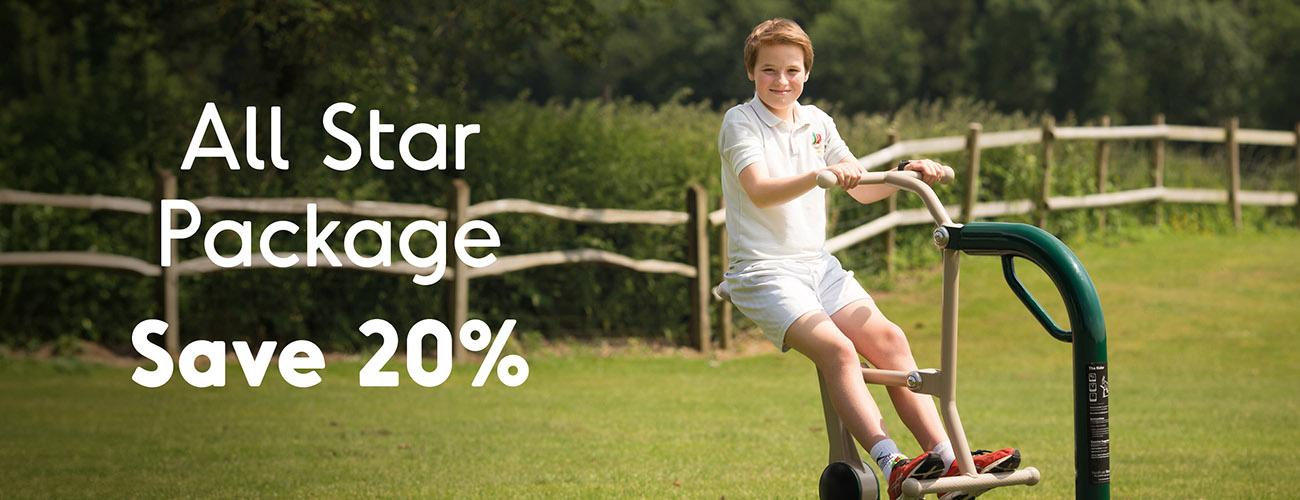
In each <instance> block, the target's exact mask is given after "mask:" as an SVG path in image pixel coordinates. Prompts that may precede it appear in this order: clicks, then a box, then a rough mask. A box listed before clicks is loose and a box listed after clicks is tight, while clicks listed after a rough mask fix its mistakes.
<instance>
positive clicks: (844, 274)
mask: <svg viewBox="0 0 1300 500" xmlns="http://www.w3.org/2000/svg"><path fill="white" fill-rule="evenodd" d="M723 277H724V278H725V281H724V282H723V286H724V287H726V289H727V290H728V292H729V293H730V294H731V303H733V304H735V305H736V308H738V309H740V312H742V313H744V314H745V316H747V317H748V318H749V319H751V320H753V321H754V323H757V324H758V326H759V328H761V329H762V330H763V335H765V336H766V337H767V338H768V340H771V341H772V343H773V344H776V346H777V347H779V348H781V350H782V351H788V350H790V347H789V346H787V345H785V332H786V330H788V329H789V328H790V324H792V323H794V321H795V320H797V319H799V317H801V316H803V315H805V314H808V313H810V312H814V311H822V312H825V313H826V314H827V315H832V314H835V313H836V312H837V311H839V310H840V309H843V308H844V306H847V305H849V304H851V303H853V302H856V301H859V300H872V299H871V295H869V294H867V291H866V290H864V289H863V288H862V285H861V284H859V283H858V280H856V279H854V278H853V272H851V271H845V270H844V267H843V266H841V265H840V261H839V259H836V258H835V256H834V255H831V254H830V253H824V254H822V256H821V258H819V259H814V260H803V261H797V260H756V261H748V262H741V263H738V264H735V265H733V266H732V268H731V270H729V271H727V272H726V273H725V274H723Z"/></svg>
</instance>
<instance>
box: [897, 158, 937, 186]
mask: <svg viewBox="0 0 1300 500" xmlns="http://www.w3.org/2000/svg"><path fill="white" fill-rule="evenodd" d="M943 168H944V167H943V164H942V163H939V162H937V161H934V160H912V161H910V162H907V165H906V166H905V167H903V170H911V171H913V172H916V173H919V174H921V180H923V181H925V183H926V184H929V185H931V186H933V185H934V183H936V182H939V181H941V180H943V173H944V172H943Z"/></svg>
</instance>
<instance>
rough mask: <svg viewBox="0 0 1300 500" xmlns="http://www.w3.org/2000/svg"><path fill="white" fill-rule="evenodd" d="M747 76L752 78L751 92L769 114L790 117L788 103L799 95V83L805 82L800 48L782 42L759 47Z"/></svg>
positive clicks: (790, 104)
mask: <svg viewBox="0 0 1300 500" xmlns="http://www.w3.org/2000/svg"><path fill="white" fill-rule="evenodd" d="M749 79H750V80H753V81H754V93H756V94H758V98H759V100H761V101H763V104H764V105H766V106H767V107H768V109H770V110H771V111H772V112H773V114H775V115H777V116H778V117H781V118H783V119H788V118H790V116H789V112H790V110H791V106H792V105H793V104H794V102H795V101H797V100H798V99H799V96H800V95H801V94H803V84H804V82H806V81H808V71H807V70H805V69H804V66H803V50H801V49H800V48H799V46H797V45H790V44H784V43H780V44H773V45H765V46H762V47H759V48H758V57H757V58H756V60H755V62H754V69H752V70H750V72H749Z"/></svg>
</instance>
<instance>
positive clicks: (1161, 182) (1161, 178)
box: [1151, 113, 1165, 226]
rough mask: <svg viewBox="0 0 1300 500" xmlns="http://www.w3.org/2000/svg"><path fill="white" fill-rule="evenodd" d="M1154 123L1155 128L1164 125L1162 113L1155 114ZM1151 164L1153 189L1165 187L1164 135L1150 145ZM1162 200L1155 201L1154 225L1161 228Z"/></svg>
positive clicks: (1162, 220)
mask: <svg viewBox="0 0 1300 500" xmlns="http://www.w3.org/2000/svg"><path fill="white" fill-rule="evenodd" d="M1155 122H1156V125H1157V126H1163V125H1164V124H1165V114H1164V113H1160V114H1157V115H1156V120H1155ZM1151 163H1152V165H1151V168H1152V170H1153V171H1152V177H1153V182H1154V183H1155V187H1158V188H1163V187H1165V136H1164V135H1162V136H1159V137H1156V138H1155V142H1154V143H1152V145H1151ZM1162 199H1163V198H1162ZM1162 199H1158V200H1156V225H1161V226H1162V225H1164V223H1165V204H1164V202H1163V201H1161V200H1162Z"/></svg>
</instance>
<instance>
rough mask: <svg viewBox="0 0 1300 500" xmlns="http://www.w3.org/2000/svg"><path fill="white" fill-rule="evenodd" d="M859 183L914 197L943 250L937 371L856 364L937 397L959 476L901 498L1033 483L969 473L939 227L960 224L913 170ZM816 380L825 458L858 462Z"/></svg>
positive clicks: (907, 490)
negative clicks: (931, 219) (826, 446)
mask: <svg viewBox="0 0 1300 500" xmlns="http://www.w3.org/2000/svg"><path fill="white" fill-rule="evenodd" d="M953 177H954V173H953V171H952V169H950V168H949V169H947V170H946V172H945V175H944V179H943V182H949V181H951V180H952V179H953ZM835 184H836V182H835V177H834V175H833V174H831V173H830V172H822V174H821V175H819V176H818V178H817V185H818V186H821V187H822V188H830V187H834V186H835ZM859 184H888V185H891V186H895V187H898V188H900V189H905V190H907V191H911V192H913V193H916V194H917V195H919V196H920V197H921V200H922V201H924V202H925V207H926V209H927V210H928V211H929V212H930V215H931V216H932V217H934V221H935V225H936V226H937V227H936V229H935V243H936V244H937V245H939V247H940V248H941V249H942V250H943V331H942V340H941V348H940V349H941V352H940V369H939V370H933V369H929V370H917V371H913V372H902V371H894V370H877V369H873V368H867V367H865V366H864V367H863V368H862V378H863V380H864V381H866V382H867V383H871V384H879V385H887V386H899V387H907V388H909V389H911V390H912V391H913V392H916V393H919V394H928V395H931V396H937V397H938V398H939V411H940V414H941V415H942V416H943V425H944V432H945V433H946V434H947V435H948V439H949V440H950V441H951V443H952V447H953V452H954V453H955V454H956V456H957V469H958V470H959V471H961V475H959V476H953V477H944V478H939V479H930V480H924V481H918V480H916V479H909V480H907V481H906V482H905V483H903V498H908V499H917V498H921V497H922V496H924V495H926V494H930V493H944V492H949V491H965V492H967V493H973V494H979V493H982V492H984V491H987V490H990V489H993V488H996V487H1000V486H1011V485H1018V484H1023V485H1034V484H1037V483H1038V481H1039V479H1040V477H1039V473H1038V469H1035V468H1033V467H1026V468H1024V469H1020V470H1017V471H1013V472H1006V473H1000V474H978V473H977V472H976V471H975V463H974V461H973V460H972V459H971V454H970V444H969V443H968V442H967V441H966V431H965V429H964V428H963V427H962V424H961V416H960V415H959V414H958V412H957V297H958V284H959V283H958V267H959V264H960V256H959V254H958V252H957V251H955V250H949V249H946V248H943V247H944V246H945V244H946V243H947V238H948V231H947V229H945V227H959V226H960V225H959V224H955V223H953V221H952V218H951V217H949V215H948V211H947V209H946V208H945V207H944V205H943V203H942V202H940V201H939V197H938V195H936V194H935V193H934V190H933V189H930V186H929V185H928V184H926V183H925V182H923V181H921V180H920V175H919V174H917V173H916V172H911V171H890V172H872V173H868V174H866V175H864V176H863V177H862V179H861V180H860V181H859ZM818 381H819V382H820V383H821V390H822V403H823V404H822V409H823V410H824V411H825V412H826V423H827V425H826V432H827V434H828V436H829V439H830V442H831V457H830V458H831V462H832V463H833V462H836V461H845V462H847V463H849V464H850V465H855V464H861V463H862V462H861V460H860V459H858V454H857V449H856V448H855V447H854V445H853V438H852V437H851V436H850V435H849V433H848V431H847V430H845V429H844V427H843V425H842V424H841V423H840V420H839V418H838V415H834V413H835V410H834V408H833V407H831V406H830V404H829V402H828V401H829V398H828V397H827V394H826V385H825V382H824V381H821V378H820V374H819V377H818ZM832 424H834V425H832ZM837 444H838V446H837ZM846 448H847V449H846ZM886 481H888V478H886Z"/></svg>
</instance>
